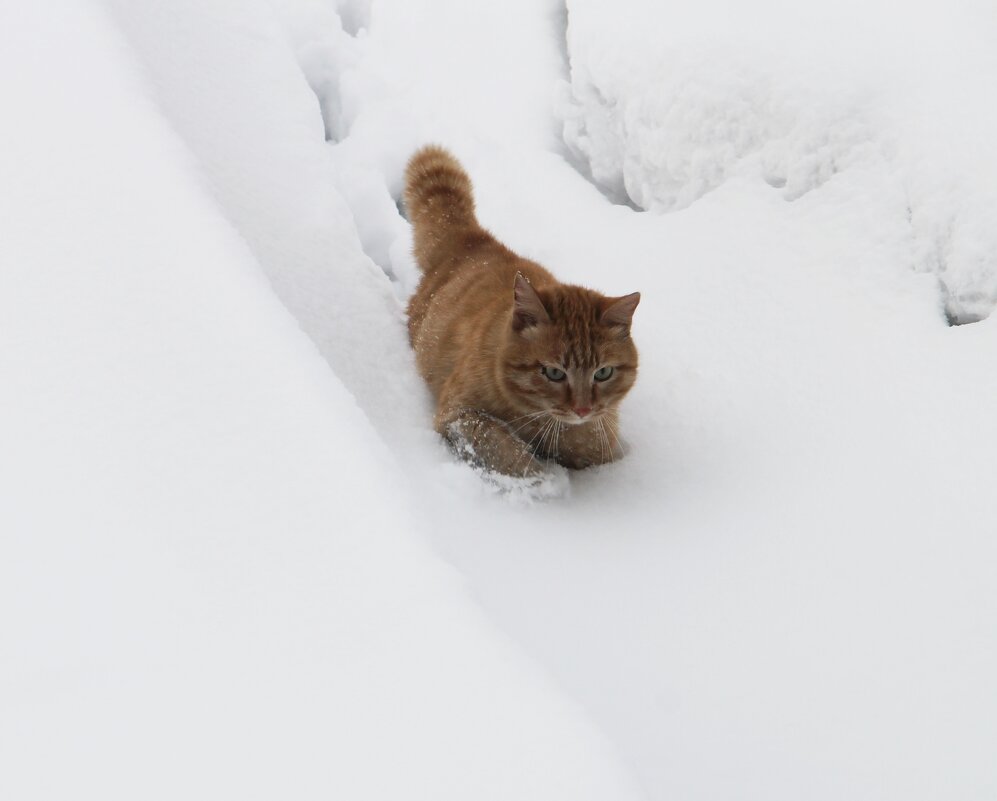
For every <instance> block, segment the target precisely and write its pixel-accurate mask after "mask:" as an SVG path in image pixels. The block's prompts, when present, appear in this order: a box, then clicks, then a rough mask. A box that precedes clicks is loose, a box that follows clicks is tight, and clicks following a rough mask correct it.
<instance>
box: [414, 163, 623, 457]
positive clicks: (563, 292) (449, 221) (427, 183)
mask: <svg viewBox="0 0 997 801" xmlns="http://www.w3.org/2000/svg"><path fill="white" fill-rule="evenodd" d="M405 204H406V207H407V210H408V214H409V218H410V220H411V222H412V225H413V228H414V239H415V256H416V260H417V261H418V263H419V267H420V268H421V269H422V272H423V276H422V279H421V281H420V283H419V287H418V289H417V290H416V292H415V294H414V295H413V297H412V299H411V301H410V302H409V306H408V315H409V336H410V338H411V341H412V346H413V348H414V349H415V354H416V361H417V363H418V366H419V371H420V372H421V374H422V376H423V378H424V379H425V380H426V382H427V383H428V384H429V388H430V390H431V391H432V393H433V396H434V398H435V399H436V404H437V408H436V421H435V422H436V429H437V430H438V431H439V432H440V433H441V434H442V435H443V436H444V437H446V438H447V439H448V440H449V441H450V442H451V443H452V444H453V445H454V446H455V447H456V448H457V449H458V450H459V451H460V452H462V453H463V454H465V455H466V456H468V458H470V459H471V460H473V461H475V462H477V463H479V464H482V465H483V466H485V467H486V468H488V469H490V470H494V471H497V472H500V473H504V474H507V475H531V474H534V473H536V472H538V471H539V470H540V469H541V463H540V460H542V459H554V460H556V461H557V462H559V463H560V464H563V465H565V466H567V467H573V468H581V467H586V466H588V465H592V464H600V463H603V462H607V461H611V460H613V459H616V458H618V457H619V456H620V455H621V453H622V451H621V448H620V445H619V440H618V438H617V434H616V431H617V426H618V417H617V415H618V412H617V407H618V405H619V402H620V401H621V400H622V398H623V397H624V395H626V393H627V392H628V391H629V390H630V388H631V386H633V383H634V380H635V379H636V376H637V349H636V347H635V346H634V344H633V341H632V340H631V338H630V321H631V317H632V315H633V312H634V309H635V308H636V307H637V303H638V302H639V300H640V295H639V294H638V293H636V292H635V293H633V294H631V295H626V296H623V297H620V298H611V297H606V296H604V295H601V294H599V293H598V292H594V291H592V290H590V289H585V288H584V287H579V286H572V285H570V284H562V283H560V282H559V281H558V280H557V279H556V278H554V276H553V275H551V273H549V272H548V271H547V270H545V269H544V268H543V267H541V266H540V265H539V264H537V263H536V262H533V261H529V260H528V259H524V258H521V257H520V256H517V255H516V254H515V253H513V252H512V251H511V250H509V249H508V248H507V247H505V246H504V245H503V244H502V243H500V242H499V241H498V240H496V239H495V237H493V236H492V235H491V234H490V233H489V232H488V231H486V230H485V229H484V228H482V227H481V226H480V225H479V223H478V220H477V217H476V216H475V211H474V197H473V193H472V188H471V181H470V179H469V178H468V177H467V174H466V173H465V172H464V170H463V169H462V168H461V166H460V164H459V163H458V162H457V160H456V159H455V158H454V157H453V156H451V155H450V154H449V153H448V152H447V151H445V150H443V149H442V148H438V147H426V148H423V149H422V150H420V151H418V152H417V153H416V154H415V155H414V156H413V157H412V159H411V160H410V161H409V165H408V169H407V171H406V187H405ZM607 370H610V375H609V376H608V378H607V377H605V376H606V371H607ZM599 378H603V379H604V380H599Z"/></svg>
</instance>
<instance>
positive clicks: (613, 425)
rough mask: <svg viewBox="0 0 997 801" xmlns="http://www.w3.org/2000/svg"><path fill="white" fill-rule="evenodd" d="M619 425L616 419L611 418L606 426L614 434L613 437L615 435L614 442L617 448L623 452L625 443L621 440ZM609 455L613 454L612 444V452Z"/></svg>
mask: <svg viewBox="0 0 997 801" xmlns="http://www.w3.org/2000/svg"><path fill="white" fill-rule="evenodd" d="M618 427H619V424H618V423H616V421H614V420H610V421H609V423H608V425H607V426H606V428H607V429H608V431H609V433H610V435H612V437H613V442H615V443H616V447H617V449H618V450H619V452H620V453H621V454H622V453H623V443H622V442H620V437H619V434H618V432H617V429H618ZM609 455H610V456H612V455H613V453H612V445H611V446H610V454H609Z"/></svg>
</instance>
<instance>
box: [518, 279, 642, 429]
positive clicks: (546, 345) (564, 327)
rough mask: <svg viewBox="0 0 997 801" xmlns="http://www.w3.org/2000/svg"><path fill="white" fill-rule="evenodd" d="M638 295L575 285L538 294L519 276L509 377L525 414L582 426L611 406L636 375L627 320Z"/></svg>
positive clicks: (635, 361) (632, 346)
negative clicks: (600, 291)
mask: <svg viewBox="0 0 997 801" xmlns="http://www.w3.org/2000/svg"><path fill="white" fill-rule="evenodd" d="M639 301H640V295H639V293H636V292H635V293H633V294H632V295H626V296H624V297H622V298H607V297H604V296H602V295H600V294H598V293H597V292H592V291H591V290H588V289H583V288H581V287H574V286H560V287H557V288H554V289H550V290H546V291H543V290H541V291H540V292H537V291H535V290H534V289H533V288H532V287H531V286H530V285H529V283H528V282H527V281H526V280H525V279H524V278H523V277H522V276H517V280H516V287H515V293H514V297H513V298H512V302H513V311H512V322H511V326H510V331H509V334H508V341H507V347H506V353H505V362H504V370H505V374H504V378H505V387H506V390H507V392H508V393H509V394H510V395H511V396H512V397H513V398H514V399H515V400H516V401H517V403H518V404H519V405H520V406H521V408H522V410H523V411H524V413H531V412H546V413H547V414H549V415H550V416H551V417H553V418H555V419H557V420H559V421H560V422H562V423H567V424H573V425H577V424H580V423H587V422H589V421H591V420H598V419H599V418H600V417H602V416H603V415H605V414H606V412H608V411H610V410H612V409H614V408H615V407H616V406H617V405H618V404H619V402H620V401H621V400H622V399H623V397H624V396H625V395H626V394H627V392H628V391H629V390H630V387H632V386H633V383H634V381H635V379H636V378H637V348H636V347H635V346H634V343H633V340H631V339H630V322H631V318H632V317H633V313H634V310H635V309H636V308H637V303H638V302H639Z"/></svg>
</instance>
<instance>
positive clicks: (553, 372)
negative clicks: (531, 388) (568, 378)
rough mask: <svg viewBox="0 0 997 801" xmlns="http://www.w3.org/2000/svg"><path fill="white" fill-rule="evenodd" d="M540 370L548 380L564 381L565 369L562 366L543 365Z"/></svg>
mask: <svg viewBox="0 0 997 801" xmlns="http://www.w3.org/2000/svg"><path fill="white" fill-rule="evenodd" d="M540 372H541V373H543V375H544V378H546V379H547V380H548V381H564V375H565V374H564V370H562V369H561V368H560V367H541V368H540Z"/></svg>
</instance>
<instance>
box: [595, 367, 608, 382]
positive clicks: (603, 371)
mask: <svg viewBox="0 0 997 801" xmlns="http://www.w3.org/2000/svg"><path fill="white" fill-rule="evenodd" d="M612 375H613V368H612V367H600V368H599V369H598V370H596V371H595V375H594V376H592V377H593V378H594V379H595V380H596V381H608V380H609V379H610V378H611V377H612Z"/></svg>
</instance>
